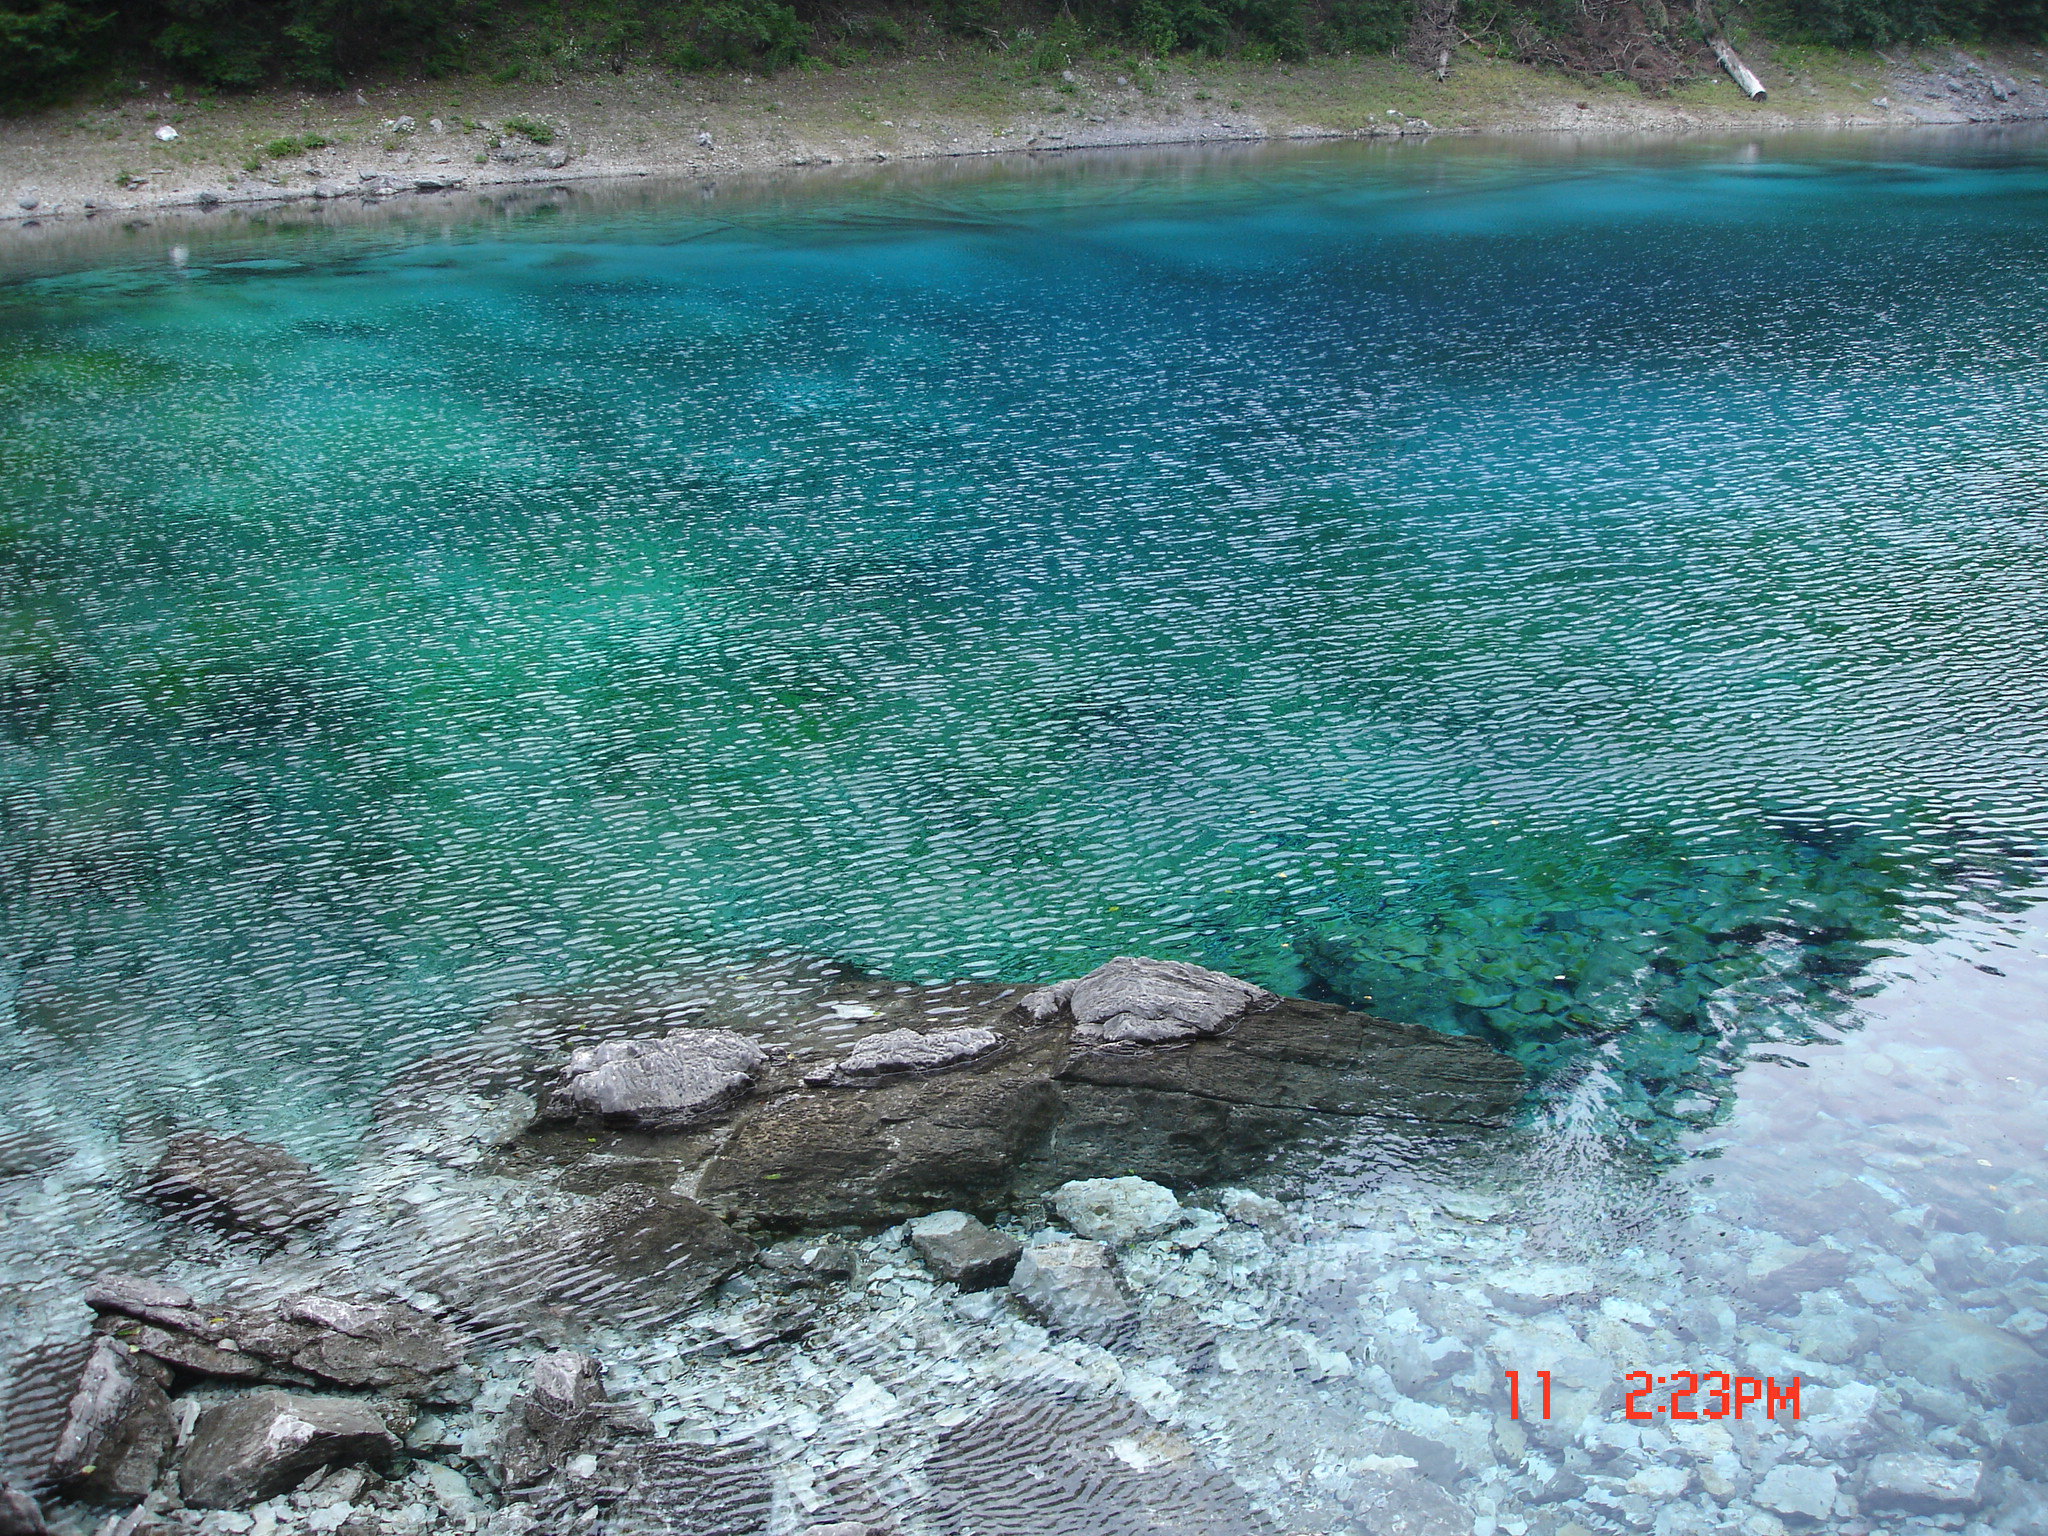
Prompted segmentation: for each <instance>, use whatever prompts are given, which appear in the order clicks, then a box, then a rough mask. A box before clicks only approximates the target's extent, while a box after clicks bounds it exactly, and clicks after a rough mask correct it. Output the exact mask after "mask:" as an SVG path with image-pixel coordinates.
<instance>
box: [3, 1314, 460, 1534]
mask: <svg viewBox="0 0 2048 1536" xmlns="http://www.w3.org/2000/svg"><path fill="white" fill-rule="evenodd" d="M84 1300H85V1301H86V1304H87V1305H88V1306H90V1307H91V1308H92V1309H93V1311H94V1313H95V1314H96V1318H97V1321H96V1324H95V1328H94V1332H93V1334H92V1335H91V1337H90V1338H89V1339H88V1340H86V1341H85V1342H84V1343H83V1344H82V1345H81V1346H80V1347H79V1348H78V1349H76V1350H73V1351H69V1352H67V1353H66V1355H65V1356H63V1357H60V1358H58V1359H55V1360H50V1361H46V1362H44V1364H45V1366H46V1367H47V1379H46V1380H42V1381H37V1382H30V1383H24V1386H25V1387H34V1388H36V1389H37V1390H38V1392H39V1393H40V1397H41V1398H42V1399H43V1400H47V1401H48V1402H49V1403H50V1404H52V1405H53V1407H54V1409H55V1411H54V1413H53V1414H49V1415H38V1414H37V1413H36V1412H35V1409H34V1403H35V1402H36V1401H37V1394H36V1393H31V1392H27V1391H21V1390H18V1391H17V1397H16V1404H15V1407H14V1409H12V1410H11V1412H10V1417H15V1418H18V1419H21V1420H24V1421H33V1420H35V1419H36V1418H38V1417H43V1418H46V1419H47V1422H44V1423H41V1424H37V1423H34V1422H24V1423H21V1424H17V1425H16V1426H15V1428H16V1430H17V1431H18V1432H20V1433H23V1434H26V1435H27V1436H28V1439H29V1442H30V1448H31V1451H32V1453H33V1454H32V1459H33V1460H34V1461H35V1462H36V1463H37V1464H38V1465H39V1467H40V1470H41V1474H42V1479H43V1483H44V1485H45V1486H47V1487H49V1488H52V1489H55V1490H57V1491H60V1492H62V1493H63V1494H64V1495H66V1496H67V1497H70V1498H75V1499H80V1500H84V1501H86V1502H88V1503H98V1504H106V1503H119V1504H133V1503H136V1502H138V1501H140V1500H142V1499H144V1498H145V1497H147V1496H148V1495H149V1494H150V1493H151V1491H152V1490H153V1489H155V1488H156V1487H157V1486H158V1484H159V1482H160V1480H161V1479H162V1478H163V1476H164V1474H165V1472H166V1470H167V1468H169V1467H170V1466H171V1464H172V1462H173V1461H174V1460H175V1462H176V1463H177V1472H176V1476H177V1482H178V1485H179V1486H180V1488H181V1489H182V1493H183V1498H184V1501H185V1502H186V1503H187V1504H190V1505H192V1506H194V1507H197V1508H212V1509H233V1508H239V1507H241V1506H243V1505H246V1504H250V1503H253V1502H255V1501H256V1500H259V1499H263V1498H267V1497H270V1496H271V1495H272V1494H275V1493H277V1492H280V1491H282V1490H283V1489H285V1488H288V1487H291V1486H293V1485H295V1484H297V1483H298V1482H300V1481H302V1480H304V1478H305V1477H306V1476H307V1474H309V1473H310V1472H313V1471H314V1470H316V1469H318V1468H321V1467H325V1466H330V1465H333V1464H336V1463H338V1462H360V1461H376V1460H380V1459H381V1460H387V1461H388V1460H389V1458H390V1457H391V1455H392V1454H394V1453H395V1452H396V1450H397V1448H398V1445H399V1440H398V1437H397V1434H396V1432H395V1431H394V1429H393V1428H392V1422H393V1420H394V1419H395V1420H401V1421H405V1422H408V1423H409V1422H410V1419H411V1418H412V1417H413V1416H414V1415H415V1414H416V1413H417V1409H416V1408H415V1407H412V1406H409V1405H410V1404H416V1403H418V1402H420V1401H429V1402H431V1401H437V1400H438V1401H455V1400H460V1399H461V1398H462V1397H463V1396H464V1395H466V1393H467V1392H471V1391H473V1390H474V1382H473V1381H472V1380H467V1379H465V1378H464V1377H463V1376H462V1372H461V1367H462V1353H463V1341H462V1340H461V1339H460V1338H459V1337H458V1336H457V1335H456V1334H454V1333H453V1332H452V1331H451V1330H449V1329H448V1328H447V1327H446V1326H445V1325H443V1324H442V1323H441V1322H439V1321H438V1320H437V1319H435V1318H433V1317H431V1316H428V1315H427V1314H426V1313H423V1312H420V1311H418V1310H417V1309H415V1308H412V1307H409V1306H405V1305H403V1304H400V1303H383V1302H361V1301H349V1300H344V1299H341V1298H337V1297H332V1296H322V1295H300V1296H294V1297H290V1298H287V1299H285V1300H284V1301H281V1302H278V1303H275V1304H272V1305H268V1306H261V1307H235V1306H202V1305H201V1304H200V1303H199V1302H198V1301H197V1300H196V1299H195V1298H194V1297H193V1296H192V1295H191V1294H190V1293H189V1292H186V1291H184V1290H181V1289H179V1288H178V1287H176V1286H170V1285H164V1284H160V1283H158V1282H155V1281H151V1280H146V1279H141V1278H138V1277H135V1276H130V1275H119V1274H110V1275H103V1276H101V1277H100V1278H99V1279H98V1280H97V1281H96V1282H94V1283H93V1285H92V1286H91V1287H89V1288H88V1290H87V1291H86V1293H85V1297H84ZM279 1385H286V1386H291V1387H294V1388H298V1389H302V1390H299V1391H295V1392H292V1393H285V1392H280V1391H277V1390H274V1388H275V1387H276V1386H279ZM230 1386H231V1387H242V1388H256V1389H258V1390H251V1391H243V1392H239V1393H235V1394H233V1395H228V1396H222V1394H221V1392H220V1389H221V1388H222V1387H230ZM266 1388H268V1389H266ZM188 1391H198V1392H200V1393H201V1394H202V1397H201V1398H195V1399H194V1402H195V1403H199V1402H201V1401H202V1398H204V1397H206V1396H208V1395H210V1397H211V1405H210V1406H205V1407H204V1409H203V1411H201V1412H199V1413H198V1414H197V1417H196V1418H194V1419H192V1420H190V1423H189V1430H188V1432H186V1433H184V1434H182V1435H181V1434H180V1433H179V1432H178V1431H177V1428H176V1422H177V1411H178V1407H179V1403H178V1402H177V1399H178V1398H179V1397H180V1396H181V1394H183V1393H185V1392H188ZM361 1393H368V1394H372V1396H369V1397H364V1396H355V1395H344V1394H361ZM38 1431H40V1433H38ZM174 1453H175V1454H174Z"/></svg>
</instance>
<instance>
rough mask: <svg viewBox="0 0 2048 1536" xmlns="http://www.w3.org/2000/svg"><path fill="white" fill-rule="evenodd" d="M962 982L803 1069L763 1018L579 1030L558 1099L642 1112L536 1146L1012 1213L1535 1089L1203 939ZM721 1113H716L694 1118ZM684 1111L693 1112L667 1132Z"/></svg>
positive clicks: (1431, 1119)
mask: <svg viewBox="0 0 2048 1536" xmlns="http://www.w3.org/2000/svg"><path fill="white" fill-rule="evenodd" d="M944 999H945V1003H944V1006H945V1008H946V1011H947V1013H948V1014H949V1015H950V1017H948V1018H947V1020H946V1022H945V1024H944V1025H943V1027H940V1028H933V1027H931V1026H932V1024H933V1023H934V1022H936V1021H935V1019H934V1018H933V1017H932V1015H931V1014H929V1013H927V1012H926V1011H925V1008H926V1004H925V1003H924V1002H923V1001H922V1000H921V999H920V998H919V996H918V995H917V994H916V993H915V992H914V991H906V990H905V989H898V990H895V991H891V992H886V993H882V994H880V995H879V996H878V997H877V999H876V1001H875V1002H874V1003H873V1004H871V1005H862V1006H861V1012H860V1014H858V1015H856V1016H857V1017H860V1018H862V1019H863V1021H867V1020H869V1019H871V1020H872V1022H873V1024H874V1026H876V1027H875V1028H874V1029H873V1032H872V1033H870V1034H868V1035H866V1036H865V1037H863V1038H861V1039H859V1040H856V1041H855V1042H854V1043H853V1045H852V1047H851V1048H850V1049H848V1050H845V1051H844V1052H843V1053H841V1054H839V1055H838V1056H836V1057H834V1058H833V1059H829V1060H827V1061H825V1062H823V1063H820V1064H819V1065H817V1066H815V1067H811V1068H807V1069H804V1070H801V1071H798V1070H790V1071H784V1070H782V1069H780V1068H778V1067H775V1066H774V1065H773V1064H768V1065H765V1066H764V1065H757V1064H753V1063H752V1058H742V1057H740V1056H738V1055H736V1054H725V1055H714V1054H713V1053H714V1052H737V1051H738V1050H739V1046H738V1045H734V1044H732V1043H731V1042H734V1041H739V1037H737V1036H729V1037H724V1038H723V1039H721V1038H720V1037H718V1035H717V1033H716V1032H713V1031H704V1030H680V1031H676V1032H675V1033H674V1034H672V1035H671V1036H669V1037H668V1040H667V1041H666V1042H660V1043H657V1044H653V1045H650V1044H649V1043H647V1042H638V1041H632V1042H608V1043H605V1044H600V1045H598V1046H595V1047H590V1048H585V1049H583V1050H579V1051H577V1052H576V1053H575V1054H574V1055H573V1056H572V1057H571V1058H570V1060H569V1062H568V1064H567V1066H566V1067H565V1068H563V1069H562V1072H561V1075H560V1077H559V1079H558V1081H557V1083H556V1085H555V1088H554V1089H553V1097H552V1099H551V1101H550V1102H551V1103H553V1104H555V1105H557V1106H561V1107H562V1108H563V1109H565V1110H566V1109H567V1108H569V1107H579V1108H580V1109H582V1110H584V1111H587V1112H589V1113H590V1114H591V1115H593V1116H595V1117H596V1118H598V1119H603V1120H607V1121H609V1122H611V1123H613V1124H615V1125H623V1126H629V1127H630V1129H631V1130H633V1131H635V1132H637V1133H642V1134H641V1135H640V1136H639V1139H637V1140H636V1141H634V1143H633V1144H632V1146H631V1148H630V1149H623V1148H614V1147H608V1146H607V1145H605V1144H603V1143H601V1142H600V1143H596V1144H593V1143H592V1142H590V1141H589V1140H588V1138H587V1137H578V1138H568V1137H560V1136H553V1137H551V1136H550V1135H549V1134H548V1133H547V1132H546V1131H545V1129H544V1128H543V1130H542V1132H541V1133H540V1134H539V1135H537V1136H536V1137H535V1138H533V1139H531V1140H530V1143H529V1145H530V1147H531V1149H532V1151H533V1152H534V1154H535V1155H537V1156H541V1157H544V1158H549V1159H554V1160H558V1161H565V1162H570V1163H574V1162H579V1161H588V1160H591V1159H593V1158H595V1157H602V1156H610V1155H618V1154H619V1153H620V1152H621V1151H625V1150H629V1151H630V1155H631V1156H633V1157H635V1158H639V1159H643V1160H645V1159H657V1160H660V1159H666V1160H667V1161H668V1162H669V1163H670V1165H671V1180H672V1182H673V1183H675V1185H676V1187H679V1188H687V1189H689V1190H691V1192H692V1194H693V1196H694V1198H695V1199H697V1200H698V1201H700V1202H702V1203H703V1204H704V1205H705V1206H707V1207H709V1208H710V1209H711V1210H713V1211H715V1212H717V1213H719V1214H721V1215H725V1216H729V1217H736V1218H743V1219H745V1220H747V1221H750V1222H754V1223H758V1224H760V1225H762V1226H765V1227H769V1228H782V1229H798V1230H802V1229H806V1228H809V1229H818V1228H825V1227H831V1226H838V1225H847V1224H852V1225H861V1226H869V1227H872V1226H875V1225H879V1224H882V1223H885V1222H889V1221H894V1220H901V1219H904V1218H907V1217H910V1216H916V1215H920V1214H923V1213H927V1212H930V1211H932V1210H933V1209H934V1208H935V1207H957V1208H960V1209H963V1210H968V1211H978V1212H982V1213H990V1212H993V1211H997V1210H1002V1209H1007V1208H1010V1207H1012V1206H1013V1205H1015V1204H1016V1203H1017V1202H1018V1201H1020V1200H1024V1199H1028V1198H1029V1197H1030V1196H1032V1195H1033V1194H1035V1193H1036V1192H1038V1191H1040V1190H1043V1189H1047V1188H1050V1187H1052V1186H1054V1185H1057V1184H1060V1183H1063V1182H1065V1181H1067V1180H1070V1179H1074V1178H1085V1177H1089V1176H1095V1175H1106V1174H1111V1173H1118V1172H1121V1171H1123V1170H1126V1169H1136V1170H1140V1171H1142V1172H1144V1173H1145V1174H1147V1175H1148V1176H1150V1177H1153V1178H1155V1179H1159V1180H1164V1181H1166V1182H1169V1183H1174V1184H1181V1185H1188V1184H1208V1183H1217V1182H1224V1181H1227V1180H1230V1179H1235V1178H1238V1177H1242V1176H1243V1175H1245V1174H1247V1173H1249V1172H1251V1171H1252V1170H1254V1169H1256V1168H1257V1167H1259V1166H1260V1165H1262V1164H1263V1163H1264V1162H1266V1161H1267V1160H1268V1159H1270V1158H1271V1157H1272V1156H1273V1155H1274V1154H1275V1153H1276V1152H1277V1151H1278V1150H1279V1149H1280V1148H1282V1147H1284V1146H1287V1145H1289V1144H1290V1143H1293V1142H1296V1141H1299V1140H1300V1139H1302V1138H1304V1137H1309V1136H1314V1135H1316V1134H1319V1133H1321V1134H1335V1133H1338V1132H1340V1131H1342V1132H1346V1133H1348V1132H1352V1131H1355V1130H1356V1129H1357V1127H1358V1126H1359V1124H1360V1123H1361V1122H1362V1121H1371V1122H1375V1123H1379V1124H1382V1125H1384V1126H1385V1127H1386V1129H1387V1133H1388V1134H1389V1135H1390V1136H1394V1137H1400V1136H1409V1135H1415V1134H1433V1135H1443V1134H1457V1133H1463V1132H1470V1131H1472V1130H1475V1129H1479V1128H1485V1127H1493V1126H1497V1125H1499V1124H1501V1123H1502V1122H1503V1121H1504V1120H1505V1118H1506V1117H1507V1116H1508V1114H1510V1113H1511V1112H1512V1110H1513V1109H1514V1107H1515V1106H1516V1104H1517V1103H1518V1102H1519V1100H1520V1096H1521V1090H1522V1079H1521V1074H1520V1071H1519V1069H1518V1068H1517V1067H1515V1065H1514V1064H1513V1063H1512V1062H1510V1061H1508V1060H1507V1059H1506V1058H1505V1057H1502V1056H1500V1055H1499V1054H1497V1053H1496V1052H1494V1051H1491V1050H1489V1049H1488V1048H1486V1047H1485V1046H1483V1045H1480V1044H1478V1043H1476V1042H1473V1041H1469V1040H1461V1039H1456V1038H1453V1037H1450V1036H1445V1035H1439V1034H1435V1033H1433V1032H1431V1031H1429V1030H1424V1029H1417V1028H1412V1027H1409V1026H1404V1025H1399V1024H1393V1023H1389V1022H1387V1021H1385V1020H1381V1019H1374V1018H1371V1017H1368V1016H1366V1015H1363V1014H1356V1013H1350V1012H1347V1011H1345V1010H1344V1009H1341V1008H1336V1007H1333V1006H1330V1005H1327V1004H1319V1003H1308V1002H1302V1001H1299V1000H1292V999H1280V998H1276V997H1274V996H1273V995H1271V994H1270V993H1266V992H1264V991H1261V990H1260V989H1259V988H1257V987H1253V986H1250V985H1249V984H1247V983H1245V982H1241V981H1238V980H1237V979H1235V978H1233V977H1229V976H1224V975H1222V974H1220V973H1218V972H1214V971H1206V970H1203V969H1202V968H1200V967H1198V966H1193V965H1187V964H1183V963H1180V962H1167V961H1152V960H1138V959H1128V958H1127V959H1120V960H1115V961H1112V962H1110V963H1109V964H1107V965H1105V966H1102V967H1101V968H1100V969H1098V970H1096V971H1094V972H1091V973H1090V974H1089V975H1087V976H1084V977H1080V978H1078V979H1076V980H1074V981H1070V982H1062V983H1061V984H1059V985H1058V986H1056V987H1050V988H1046V989H1044V990H1042V991H1038V992H1033V993H1029V994H1026V995H1024V996H1022V997H1019V996H1018V994H1017V993H1016V992H1015V991H1014V990H1012V989H1003V988H997V987H982V988H963V987H953V988H948V989H946V991H945V993H944ZM936 1003H937V998H936V997H934V999H933V1005H934V1006H935V1005H936ZM963 1012H964V1013H965V1014H966V1015H967V1016H966V1017H965V1018H964V1019H963V1018H961V1017H960V1015H961V1014H962V1013H963ZM669 1042H675V1044H674V1045H673V1047H671V1045H670V1044H669ZM739 1044H740V1045H744V1044H745V1042H743V1041H740V1042H739ZM711 1062H718V1063H736V1064H734V1065H730V1066H718V1067H716V1068H713V1067H711V1066H708V1065H707V1063H711ZM594 1080H601V1082H602V1085H603V1090H604V1091H603V1093H602V1094H600V1093H599V1092H598V1090H597V1086H596V1081H594ZM707 1117H710V1118H711V1119H712V1120H714V1121H715V1124H714V1125H712V1126H711V1127H710V1129H712V1130H715V1131H716V1132H717V1135H716V1136H706V1135H692V1134H689V1133H690V1132H692V1131H701V1130H703V1129H705V1128H706V1119H707ZM663 1131H673V1132H676V1134H673V1135H671V1136H669V1137H668V1138H667V1139H666V1140H665V1141H664V1140H662V1139H660V1138H659V1137H657V1138H656V1139H653V1140H650V1139H648V1137H647V1135H646V1134H645V1133H650V1132H656V1133H658V1132H663Z"/></svg>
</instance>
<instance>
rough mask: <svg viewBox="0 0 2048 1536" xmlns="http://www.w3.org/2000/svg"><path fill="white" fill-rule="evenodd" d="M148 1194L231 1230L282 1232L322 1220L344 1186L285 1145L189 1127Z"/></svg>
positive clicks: (174, 1141) (169, 1150)
mask: <svg viewBox="0 0 2048 1536" xmlns="http://www.w3.org/2000/svg"><path fill="white" fill-rule="evenodd" d="M141 1194H142V1198H143V1199H145V1200H147V1201H149V1202H150V1203H152V1204H154V1205H158V1206H161V1207H163V1208H164V1209H166V1210H169V1211H176V1212H180V1213H183V1214H185V1215H189V1216H192V1217H195V1218H197V1219H199V1220H201V1221H205V1222H209V1223H211V1224H213V1225H216V1226H220V1227H225V1228H227V1229H229V1230H231V1231H237V1232H248V1233H254V1234H257V1235H259V1236H264V1237H282V1236H285V1235H287V1234H289V1233H292V1232H296V1231H298V1230H300V1229H302V1228H306V1227H317V1226H319V1225H320V1224H321V1223H323V1222H325V1221H327V1220H329V1219H330V1218H332V1217H333V1216H334V1215H335V1213H336V1212H338V1211H339V1210H340V1209H341V1205H342V1198H341V1193H340V1191H338V1190H337V1189H335V1188H334V1187H333V1186H332V1185H331V1184H329V1183H328V1182H327V1181H326V1180H325V1179H323V1178H321V1177H320V1175H319V1174H317V1173H315V1172H314V1171H313V1170H312V1169H311V1168H309V1167H307V1166H306V1165H305V1164H304V1163H302V1162H300V1161H299V1160H298V1159H297V1158H296V1157H293V1156H292V1155H291V1153H289V1152H287V1151H285V1149H284V1148H283V1147H275V1146H270V1145H268V1144H266V1143H263V1142H256V1141H248V1140H245V1139H244V1138H242V1137H239V1136H216V1135H214V1134H212V1133H211V1132H209V1131H188V1132H185V1133H183V1134H181V1135H177V1136H173V1137H172V1138H171V1139H170V1141H169V1143H168V1144H167V1145H166V1146H165V1148H164V1154H163V1156H162V1158H160V1159H159V1160H158V1162H157V1165H156V1167H155V1168H154V1169H152V1170H151V1172H150V1175H149V1178H148V1180H147V1181H146V1182H145V1183H144V1185H143V1188H142V1191H141Z"/></svg>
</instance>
